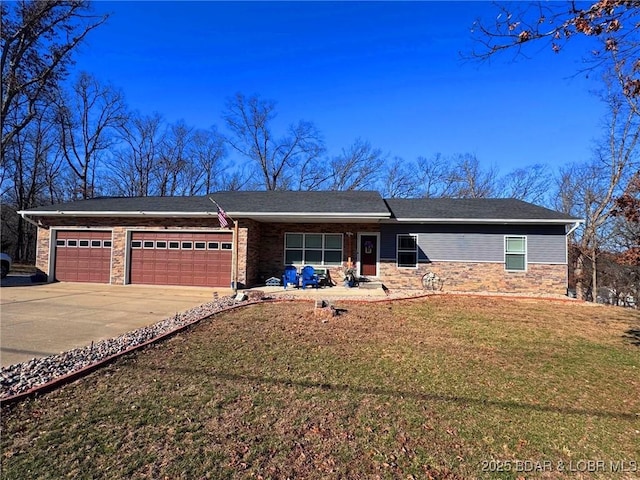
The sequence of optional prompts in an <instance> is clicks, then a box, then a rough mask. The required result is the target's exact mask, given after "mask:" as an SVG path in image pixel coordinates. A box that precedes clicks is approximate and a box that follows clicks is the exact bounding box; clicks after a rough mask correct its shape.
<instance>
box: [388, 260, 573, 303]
mask: <svg viewBox="0 0 640 480" xmlns="http://www.w3.org/2000/svg"><path fill="white" fill-rule="evenodd" d="M380 269H381V277H382V279H383V283H384V284H385V286H387V287H389V288H397V289H402V288H410V289H422V288H423V285H422V277H423V276H424V275H425V274H427V273H434V274H435V275H437V276H438V277H439V278H440V279H441V280H442V281H443V284H442V285H443V287H442V290H443V291H454V292H455V291H459V292H479V291H486V292H510V293H511V292H513V293H528V294H531V293H533V294H537V293H541V294H553V295H566V293H567V266H566V265H546V264H528V265H527V271H526V272H506V271H505V270H504V264H503V263H471V262H433V263H427V264H419V265H418V268H416V269H411V268H398V267H397V266H396V264H395V262H392V261H382V262H381V268H380Z"/></svg>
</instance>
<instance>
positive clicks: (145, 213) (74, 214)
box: [18, 210, 217, 218]
mask: <svg viewBox="0 0 640 480" xmlns="http://www.w3.org/2000/svg"><path fill="white" fill-rule="evenodd" d="M18 213H19V214H21V215H22V216H23V218H25V217H24V215H25V214H27V213H28V214H30V215H34V216H40V217H59V216H63V215H68V216H70V217H144V216H150V217H210V216H215V215H217V213H216V212H149V211H144V210H139V211H137V212H118V211H109V212H96V211H82V210H70V211H69V210H67V211H65V210H49V211H46V210H38V211H29V210H20V211H19V212H18Z"/></svg>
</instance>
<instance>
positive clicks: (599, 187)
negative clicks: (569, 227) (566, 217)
mask: <svg viewBox="0 0 640 480" xmlns="http://www.w3.org/2000/svg"><path fill="white" fill-rule="evenodd" d="M604 99H605V100H606V102H607V105H608V109H609V118H608V131H607V132H606V138H605V141H604V142H603V143H602V144H601V145H600V146H599V147H598V148H597V149H596V150H595V152H594V159H593V160H592V161H590V162H586V163H582V164H573V165H569V166H568V167H567V168H565V169H563V170H562V171H561V175H560V177H559V189H558V191H559V195H558V204H557V208H559V209H561V210H562V211H564V212H566V213H569V214H573V215H575V216H577V217H579V218H583V219H585V224H584V227H583V228H581V229H580V230H578V231H577V232H576V234H575V235H576V239H575V242H576V244H577V246H578V258H577V259H576V265H577V269H578V272H577V274H576V278H577V281H578V289H579V290H581V293H582V296H583V297H586V290H587V289H586V288H584V285H583V282H584V283H585V284H587V285H589V284H590V285H591V290H592V292H594V294H593V298H594V299H595V292H597V287H598V282H597V272H598V267H597V260H598V255H599V253H600V252H601V251H602V249H603V247H606V246H607V245H608V243H609V242H610V241H611V238H612V231H613V230H612V219H613V217H614V214H615V213H616V209H615V207H616V204H615V200H616V199H617V198H618V197H620V196H621V194H622V193H623V191H624V189H625V187H626V186H627V185H628V184H629V182H630V181H631V179H632V172H635V171H637V168H638V159H637V147H638V141H639V140H640V128H639V125H638V120H639V118H638V116H637V115H636V114H635V112H634V111H633V109H632V108H630V107H629V103H628V102H625V101H624V100H622V99H621V98H620V96H619V95H617V94H615V93H611V91H609V92H608V94H607V95H606V96H605V97H604ZM585 262H589V263H590V265H589V269H588V270H589V272H590V273H591V278H586V277H585V275H584V271H585Z"/></svg>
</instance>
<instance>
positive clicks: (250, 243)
mask: <svg viewBox="0 0 640 480" xmlns="http://www.w3.org/2000/svg"><path fill="white" fill-rule="evenodd" d="M239 229H240V232H243V233H241V234H240V235H239V237H240V245H242V246H243V247H244V249H245V250H244V252H243V254H242V255H240V256H239V257H238V262H239V263H238V270H239V271H240V272H245V276H244V278H243V280H242V282H243V283H244V284H245V286H254V285H258V284H260V281H259V280H260V275H259V273H258V271H259V264H260V248H261V242H260V238H261V235H262V224H261V223H258V222H254V221H253V220H240V225H239ZM265 280H266V279H265ZM261 284H262V285H264V281H263V282H262V283H261Z"/></svg>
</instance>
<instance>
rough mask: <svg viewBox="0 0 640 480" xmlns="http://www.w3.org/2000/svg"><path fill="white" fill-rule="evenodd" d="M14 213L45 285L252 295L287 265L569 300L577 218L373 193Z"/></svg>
mask: <svg viewBox="0 0 640 480" xmlns="http://www.w3.org/2000/svg"><path fill="white" fill-rule="evenodd" d="M221 210H222V212H224V214H225V215H224V216H222V215H221V213H220V211H221ZM19 213H20V214H21V215H22V216H23V217H24V218H25V219H26V220H28V221H29V222H32V223H34V224H36V225H37V226H38V240H37V242H38V243H37V260H36V266H37V267H38V268H39V269H40V270H42V271H43V272H44V273H45V274H46V275H47V276H48V280H49V281H56V280H59V281H69V282H99V283H107V284H116V285H124V284H156V285H189V286H210V287H227V288H228V287H231V286H237V287H238V288H250V287H254V286H258V285H264V284H265V282H266V281H267V280H269V279H273V278H274V277H275V278H278V279H280V278H282V274H283V270H284V267H285V266H286V265H294V266H296V267H297V268H298V269H301V268H302V267H303V266H304V265H312V266H314V267H316V268H322V269H323V270H326V271H328V273H329V274H330V276H331V278H332V279H333V280H334V282H337V283H340V282H341V280H342V278H343V277H344V271H345V269H346V268H347V267H349V266H352V267H353V268H355V273H356V275H357V276H358V277H360V278H362V280H370V281H378V282H381V283H383V284H384V285H385V286H386V287H388V288H391V289H402V288H411V289H421V288H424V287H425V282H426V281H427V280H429V281H431V282H432V285H431V286H434V285H433V281H437V285H436V287H437V288H441V289H442V290H444V291H488V292H519V293H546V294H566V293H567V281H568V275H567V273H568V272H567V235H568V233H569V232H570V231H571V230H572V229H575V228H576V227H577V226H578V225H579V224H580V222H581V220H579V219H576V218H572V217H570V216H567V215H565V214H562V213H559V212H556V211H553V210H549V209H546V208H543V207H540V206H537V205H533V204H530V203H526V202H523V201H519V200H514V199H451V198H420V199H395V198H394V199H383V198H382V197H381V196H380V194H379V193H378V192H374V191H353V192H328V191H322V192H290V191H253V192H249V191H227V192H218V193H213V194H210V195H207V196H199V197H136V198H122V197H104V198H94V199H89V200H80V201H74V202H69V203H63V204H59V205H52V206H44V207H38V208H34V209H30V210H24V211H21V212H19ZM227 223H228V224H227ZM225 224H227V225H225Z"/></svg>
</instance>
